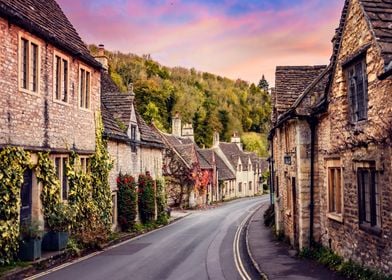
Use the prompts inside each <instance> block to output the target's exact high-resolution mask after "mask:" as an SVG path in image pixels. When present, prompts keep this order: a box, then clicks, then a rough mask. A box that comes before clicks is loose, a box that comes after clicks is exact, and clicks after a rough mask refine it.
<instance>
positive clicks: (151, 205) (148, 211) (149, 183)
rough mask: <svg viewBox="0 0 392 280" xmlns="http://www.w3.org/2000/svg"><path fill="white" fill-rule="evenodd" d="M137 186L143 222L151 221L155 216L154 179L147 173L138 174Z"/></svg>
mask: <svg viewBox="0 0 392 280" xmlns="http://www.w3.org/2000/svg"><path fill="white" fill-rule="evenodd" d="M138 186H139V195H138V198H139V212H140V219H141V221H142V223H143V224H145V223H148V222H151V221H153V220H154V217H155V190H154V180H153V179H152V178H151V176H150V175H149V174H148V172H147V174H146V175H140V176H139V180H138Z"/></svg>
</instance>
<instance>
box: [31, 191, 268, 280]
mask: <svg viewBox="0 0 392 280" xmlns="http://www.w3.org/2000/svg"><path fill="white" fill-rule="evenodd" d="M268 199H269V197H268V196H263V197H258V198H252V199H241V200H237V201H233V202H229V203H226V204H225V205H223V206H220V207H217V208H214V209H210V210H203V211H195V212H194V213H192V215H189V216H187V217H185V218H183V219H182V220H180V221H178V222H176V223H174V224H172V225H169V226H167V227H164V228H162V229H160V230H158V231H155V232H152V233H151V234H148V235H146V236H143V237H141V238H139V239H135V240H132V241H129V242H126V243H124V244H122V245H120V246H117V247H114V248H111V249H109V250H106V251H104V252H102V253H101V254H99V255H96V256H94V257H91V258H89V259H86V260H83V261H81V262H77V263H75V264H72V265H70V266H67V267H64V268H62V269H59V270H57V271H54V272H52V273H50V274H47V275H45V276H43V277H42V278H39V279H57V280H59V279H80V280H87V279H95V280H99V279H116V280H117V279H143V280H144V279H175V280H177V279H228V280H234V279H242V278H241V276H240V274H239V272H238V270H237V268H236V267H237V266H236V264H235V261H234V253H233V241H234V239H235V235H236V231H237V228H238V226H239V225H240V224H241V222H242V221H243V220H244V219H245V218H246V217H247V216H248V215H249V214H250V212H252V211H253V210H254V209H256V208H258V207H259V206H260V205H262V204H265V203H268ZM242 236H243V235H242ZM241 242H243V240H242V241H241ZM242 244H243V243H242ZM242 255H243V256H242V257H241V259H242V260H243V262H244V266H245V267H251V266H250V265H249V261H248V260H247V257H246V256H245V254H243V252H242ZM249 275H250V276H251V278H254V277H255V276H254V275H252V271H251V270H249Z"/></svg>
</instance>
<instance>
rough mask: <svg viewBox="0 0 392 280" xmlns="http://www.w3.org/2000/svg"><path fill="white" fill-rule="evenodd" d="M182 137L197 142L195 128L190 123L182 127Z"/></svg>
mask: <svg viewBox="0 0 392 280" xmlns="http://www.w3.org/2000/svg"><path fill="white" fill-rule="evenodd" d="M182 136H184V137H186V138H189V139H191V140H192V141H195V138H194V136H193V126H192V124H190V123H187V124H185V125H184V126H183V127H182Z"/></svg>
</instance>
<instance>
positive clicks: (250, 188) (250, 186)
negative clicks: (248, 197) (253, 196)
mask: <svg viewBox="0 0 392 280" xmlns="http://www.w3.org/2000/svg"><path fill="white" fill-rule="evenodd" d="M248 186H249V190H250V191H251V190H252V181H249V185H248Z"/></svg>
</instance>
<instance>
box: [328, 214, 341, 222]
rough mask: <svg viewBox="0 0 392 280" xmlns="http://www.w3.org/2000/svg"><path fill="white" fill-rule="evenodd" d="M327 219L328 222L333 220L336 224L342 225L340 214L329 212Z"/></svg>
mask: <svg viewBox="0 0 392 280" xmlns="http://www.w3.org/2000/svg"><path fill="white" fill-rule="evenodd" d="M327 217H328V219H330V220H334V221H336V222H339V223H343V215H342V214H337V213H333V212H330V213H327Z"/></svg>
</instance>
